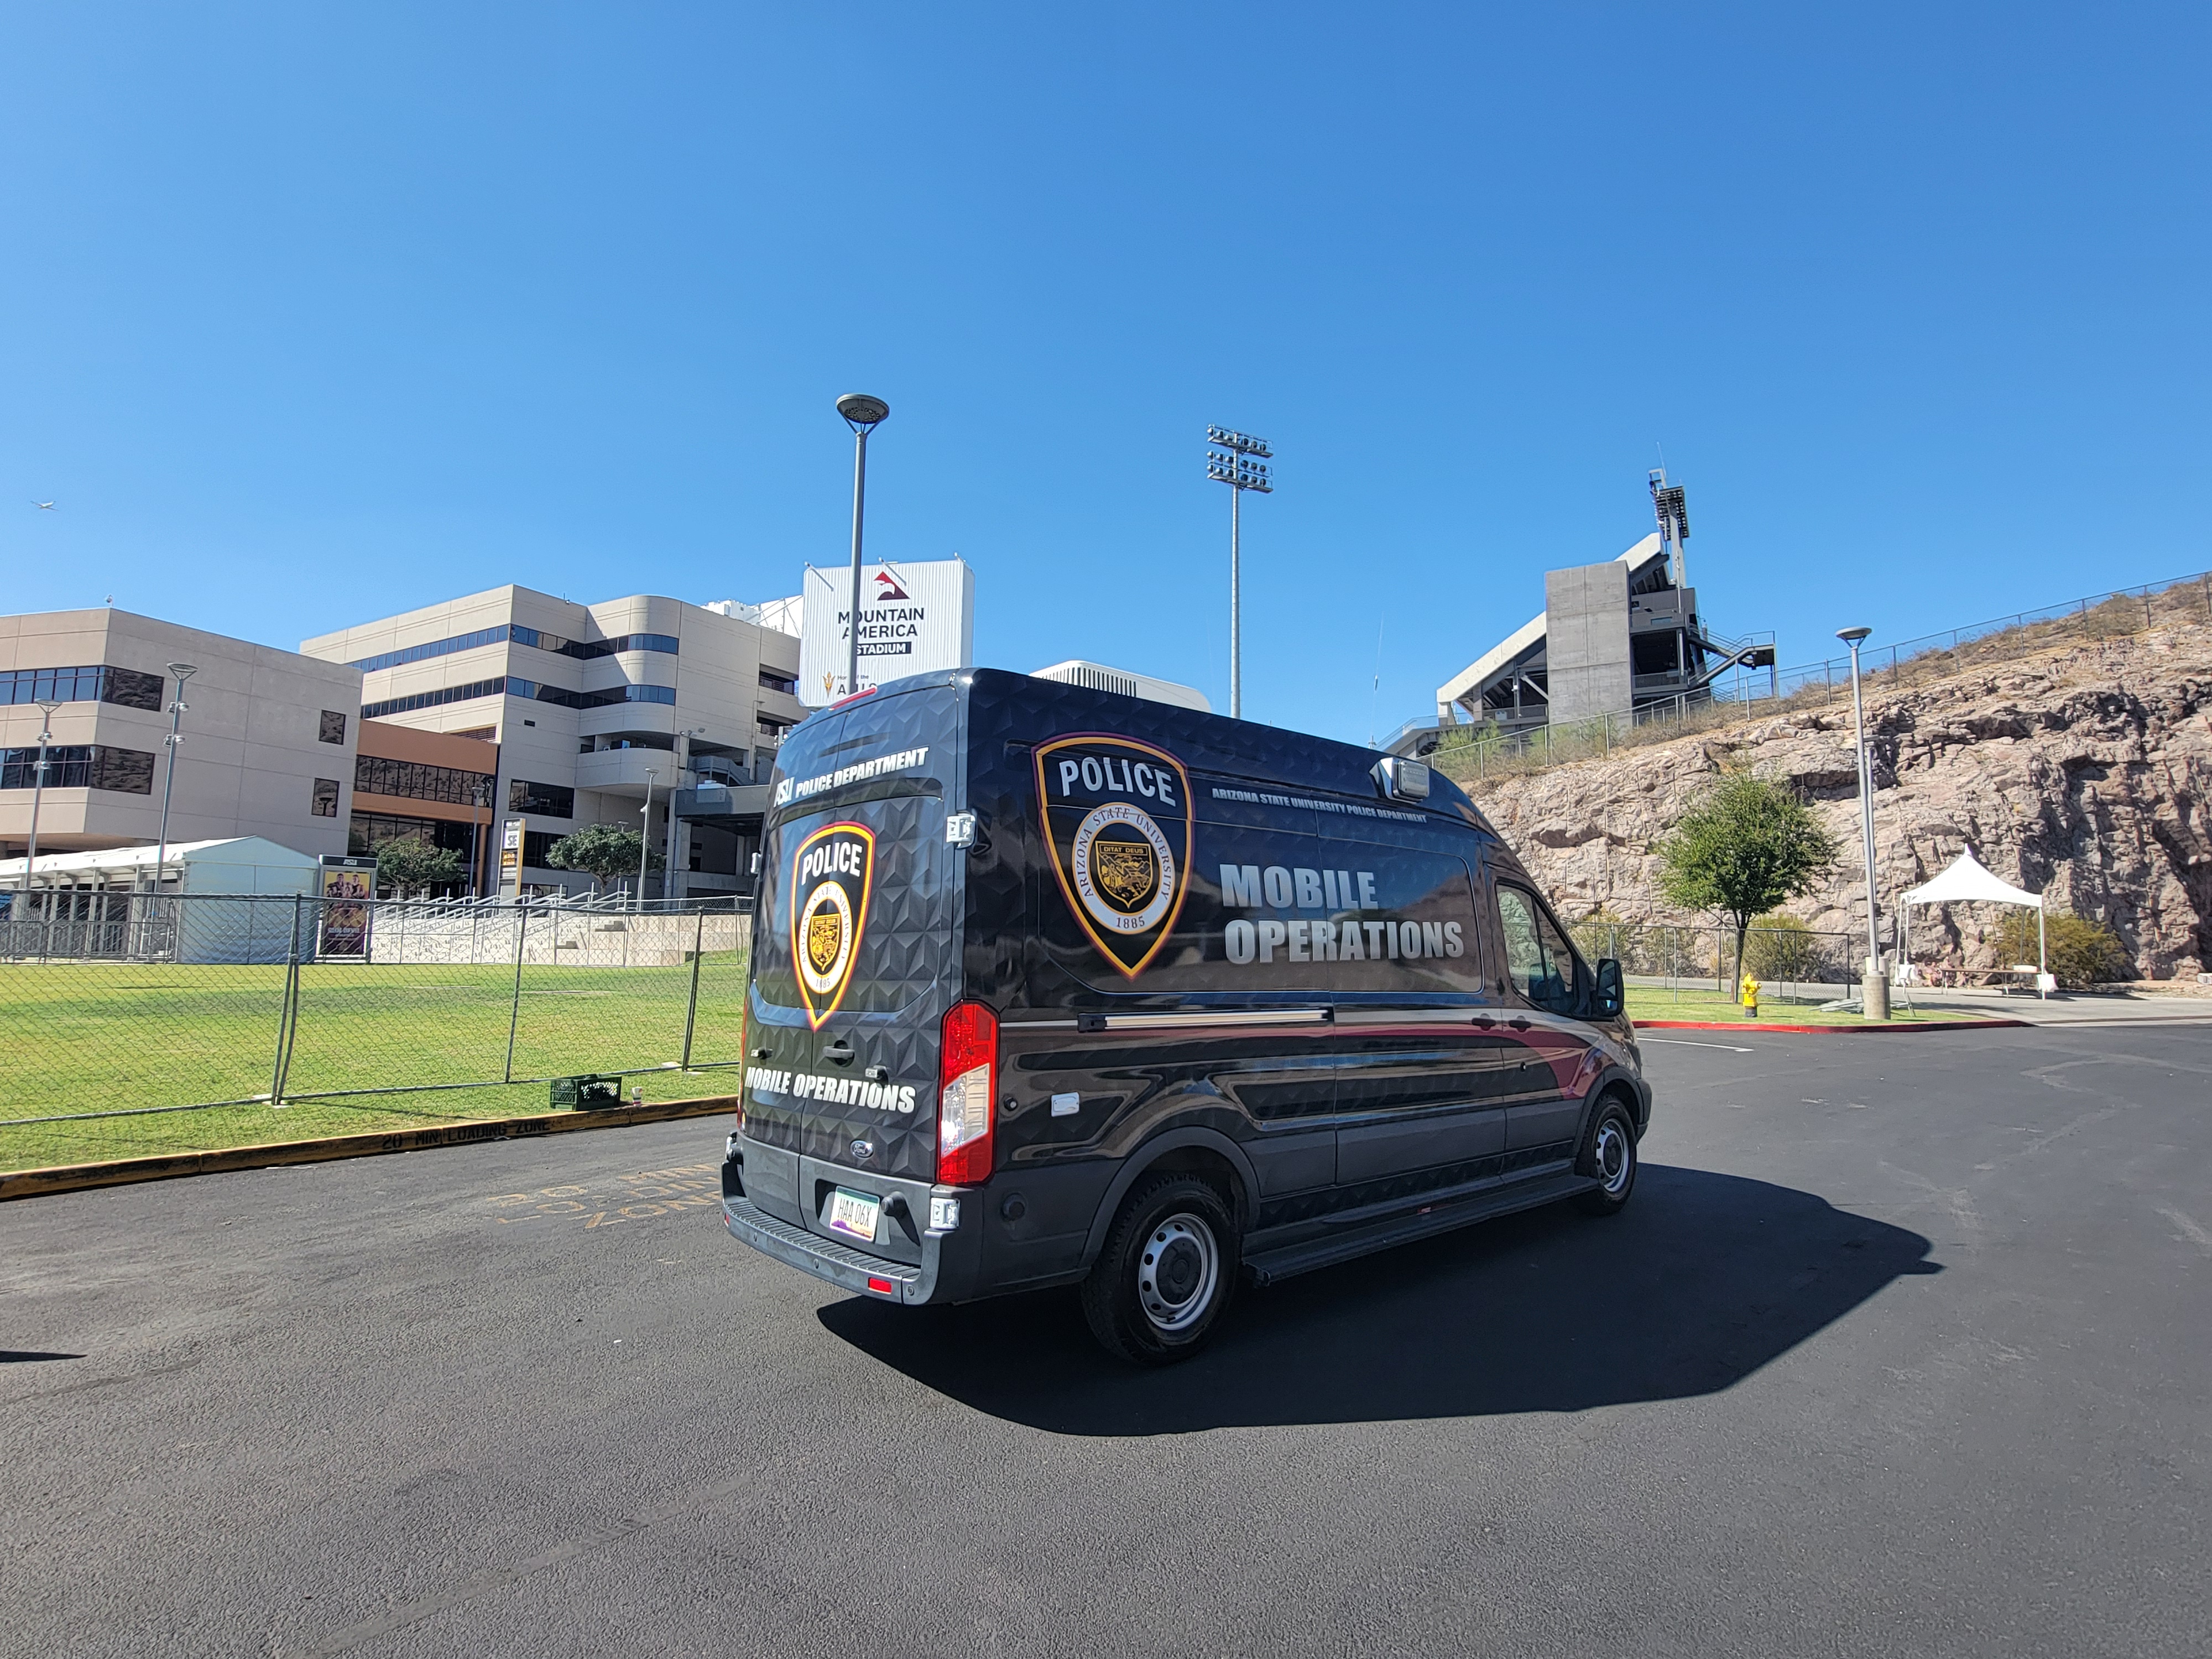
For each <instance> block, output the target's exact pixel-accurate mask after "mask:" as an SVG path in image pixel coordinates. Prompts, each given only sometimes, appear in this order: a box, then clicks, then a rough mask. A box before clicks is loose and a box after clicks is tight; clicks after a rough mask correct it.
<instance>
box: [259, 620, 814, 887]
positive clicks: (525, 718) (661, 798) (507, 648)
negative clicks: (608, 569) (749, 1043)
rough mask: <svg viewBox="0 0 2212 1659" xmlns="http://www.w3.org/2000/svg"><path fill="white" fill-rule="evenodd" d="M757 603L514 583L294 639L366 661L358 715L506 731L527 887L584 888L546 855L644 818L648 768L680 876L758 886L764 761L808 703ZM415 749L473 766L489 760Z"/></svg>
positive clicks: (787, 639) (787, 648) (511, 804)
mask: <svg viewBox="0 0 2212 1659" xmlns="http://www.w3.org/2000/svg"><path fill="white" fill-rule="evenodd" d="M746 610H747V607H744V606H742V605H734V604H732V605H726V606H722V607H717V608H714V609H711V610H710V609H708V607H706V606H703V605H689V604H686V603H685V602H684V601H683V600H680V599H665V598H659V597H654V596H649V595H633V596H631V597H629V598H627V599H611V600H608V601H606V602H605V603H603V604H598V605H577V604H574V603H572V602H570V601H568V600H566V599H556V597H554V596H553V595H552V594H550V593H540V592H534V591H533V590H532V589H530V588H526V587H519V586H506V587H496V588H493V589H490V590H489V591H488V592H482V593H472V594H470V595H468V596H467V597H466V598H464V599H453V600H449V601H447V602H446V603H444V604H441V605H426V606H423V607H422V608H421V609H419V610H416V611H407V612H405V613H404V614H403V615H400V616H396V617H385V618H383V619H381V620H380V621H376V622H370V623H362V624H360V625H358V626H356V627H352V628H347V629H340V630H338V631H337V632H336V633H331V634H325V635H320V636H319V637H317V638H314V639H311V640H307V641H304V642H303V643H302V645H301V649H302V650H303V651H304V652H306V653H307V654H308V655H310V656H313V657H319V658H322V659H326V660H328V661H331V662H333V663H343V664H345V665H349V666H350V667H351V668H353V669H355V670H356V671H359V673H360V674H361V676H362V691H361V702H360V705H359V712H360V714H361V716H362V718H363V719H365V720H374V721H376V722H379V723H380V724H383V723H389V724H391V725H393V726H405V727H409V728H411V729H413V730H416V731H417V732H435V733H441V734H444V735H446V736H448V737H455V738H472V739H476V740H477V741H478V742H480V743H485V744H496V745H497V747H498V755H497V757H496V763H495V768H496V769H495V780H494V783H495V787H494V805H493V808H492V811H491V817H494V818H495V819H496V820H497V821H498V822H499V823H500V824H501V826H504V825H505V824H506V823H507V821H508V820H510V819H520V821H521V823H522V827H523V852H522V867H521V882H522V885H523V887H524V888H525V889H526V890H540V891H542V890H550V889H554V888H568V889H571V890H583V889H585V888H587V887H588V886H589V885H590V884H591V882H590V878H588V877H586V876H582V875H579V874H577V873H575V872H568V871H561V870H555V869H553V868H551V867H550V866H548V865H547V864H546V863H545V862H544V859H545V855H546V853H547V851H548V850H549V849H550V847H551V845H552V843H553V842H556V841H557V840H559V839H560V838H561V837H562V836H565V835H568V833H570V832H571V831H572V830H574V829H580V828H582V827H583V826H585V825H587V824H592V823H616V824H621V825H623V826H625V827H628V828H632V829H635V828H636V827H637V825H638V823H639V821H640V808H641V806H642V805H644V802H645V798H646V793H647V772H648V771H651V772H652V773H653V779H652V792H653V807H652V818H651V822H650V823H649V824H647V835H648V836H649V837H650V838H651V841H652V843H653V846H654V848H657V849H659V848H666V847H668V846H670V845H671V842H672V844H673V845H674V847H675V848H676V855H675V858H674V859H673V860H672V869H673V872H674V874H675V880H674V882H673V884H672V885H673V888H674V890H676V891H677V892H679V893H684V892H689V893H690V894H694V895H698V894H707V893H717V892H750V890H752V885H753V876H752V873H751V868H750V866H751V854H752V853H753V851H754V850H755V848H757V846H758V845H759V838H760V827H761V816H762V814H763V811H765V810H766V808H767V805H768V789H767V781H768V776H769V770H770V769H771V768H772V767H773V766H774V764H775V751H776V750H777V748H778V747H779V746H780V745H781V743H782V741H783V737H784V734H785V733H786V732H788V731H789V730H790V729H791V728H792V727H793V726H795V725H797V724H798V723H799V721H800V720H803V719H805V716H806V714H807V713H808V710H807V709H806V708H805V705H803V704H802V703H800V702H799V699H798V698H797V697H796V696H794V695H793V692H794V691H795V690H796V689H797V684H798V675H799V641H798V639H797V638H796V637H795V636H794V635H790V634H787V633H784V632H781V631H780V630H779V629H773V628H769V627H764V626H763V625H761V624H760V623H757V622H755V621H750V620H748V619H747V618H746V615H745V614H744V613H745V611H746ZM732 613H734V614H732ZM475 753H477V751H471V754H475ZM421 763H425V764H434V765H449V766H450V767H451V769H453V770H456V771H460V772H468V771H470V770H471V768H472V767H474V766H476V765H478V764H481V763H482V762H481V759H474V760H470V761H467V762H466V763H460V762H458V761H455V762H446V761H433V760H430V759H428V757H424V759H423V760H422V762H421ZM439 787H441V788H444V787H446V785H445V784H444V783H441V784H440V785H439ZM454 787H473V786H470V785H455V786H454ZM671 797H672V799H671ZM385 799H386V800H387V801H390V800H395V799H396V800H402V801H404V799H408V798H404V797H393V796H391V795H389V794H386V796H385ZM445 805H448V806H460V805H462V803H459V802H447V803H445ZM671 806H672V807H673V808H674V809H675V812H676V817H677V824H676V832H675V834H674V835H673V836H672V837H671V834H670V828H669V812H670V809H671ZM386 815H387V816H392V817H410V816H412V817H424V818H429V817H435V818H436V820H437V822H439V823H447V824H451V823H456V822H458V821H459V820H457V819H455V818H454V817H453V815H452V814H451V813H441V814H437V815H432V814H429V813H428V812H427V811H417V810H415V809H409V810H407V811H400V810H398V808H396V807H395V808H391V809H389V810H388V811H387V813H386ZM461 817H463V818H465V817H467V812H466V811H463V812H462V813H461ZM444 833H446V834H447V835H451V834H452V833H453V831H452V830H450V829H448V830H446V831H445V832H444ZM661 886H662V884H661V882H660V881H659V878H655V880H654V881H653V883H651V884H650V890H653V891H654V892H658V891H659V890H660V889H661Z"/></svg>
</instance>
